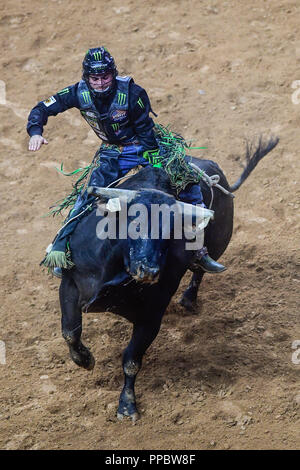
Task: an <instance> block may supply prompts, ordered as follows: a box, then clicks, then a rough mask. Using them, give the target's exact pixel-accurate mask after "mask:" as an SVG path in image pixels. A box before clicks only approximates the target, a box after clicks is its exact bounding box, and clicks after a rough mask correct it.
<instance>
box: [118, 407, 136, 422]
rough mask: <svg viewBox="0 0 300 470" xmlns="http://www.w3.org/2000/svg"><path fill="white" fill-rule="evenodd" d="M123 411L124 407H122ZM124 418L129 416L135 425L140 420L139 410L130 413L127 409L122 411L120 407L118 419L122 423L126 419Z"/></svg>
mask: <svg viewBox="0 0 300 470" xmlns="http://www.w3.org/2000/svg"><path fill="white" fill-rule="evenodd" d="M122 409H123V407H122ZM124 416H128V417H129V418H131V421H132V423H133V424H135V423H136V422H137V420H138V419H139V418H140V416H139V414H138V412H137V410H136V409H135V411H133V412H129V411H128V410H127V409H125V410H124V409H123V411H121V410H120V407H119V408H118V411H117V418H118V419H119V420H120V421H122V419H123V418H124Z"/></svg>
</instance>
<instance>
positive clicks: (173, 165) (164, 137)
mask: <svg viewBox="0 0 300 470" xmlns="http://www.w3.org/2000/svg"><path fill="white" fill-rule="evenodd" d="M154 131H155V134H156V138H157V140H158V141H159V145H160V149H161V154H162V156H163V159H162V161H161V163H162V167H163V168H164V170H165V171H166V172H167V174H168V176H169V178H170V181H171V185H172V187H173V188H174V190H175V191H176V193H177V195H178V194H179V193H180V192H181V191H182V190H184V189H185V188H186V186H187V185H188V184H190V183H197V184H198V183H200V181H201V178H202V174H201V173H199V172H197V171H196V170H194V169H193V168H192V167H191V166H190V165H189V164H188V161H187V155H186V149H193V148H194V149H196V148H205V147H191V144H188V143H187V141H186V140H185V139H184V138H183V137H182V136H181V135H179V134H176V133H175V132H171V131H170V129H168V128H167V127H164V126H162V125H160V124H155V126H154Z"/></svg>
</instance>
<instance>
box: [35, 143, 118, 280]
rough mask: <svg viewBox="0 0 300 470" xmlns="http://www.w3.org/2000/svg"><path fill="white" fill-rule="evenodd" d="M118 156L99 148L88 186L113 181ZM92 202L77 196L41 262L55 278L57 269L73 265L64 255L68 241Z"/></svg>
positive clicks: (103, 184) (91, 199)
mask: <svg viewBox="0 0 300 470" xmlns="http://www.w3.org/2000/svg"><path fill="white" fill-rule="evenodd" d="M119 155H120V151H119V150H118V149H117V148H115V147H114V148H106V147H104V148H103V146H101V147H100V150H99V152H98V154H97V156H96V158H98V159H99V160H98V163H99V164H98V166H97V168H95V169H94V171H93V172H92V174H91V176H90V180H89V183H88V185H89V186H107V185H108V184H110V183H111V182H113V181H115V180H116V179H117V178H118V176H119V165H118V158H119ZM96 163H97V161H96ZM93 200H94V197H93V196H89V195H88V194H87V192H86V191H85V192H84V193H83V194H80V195H79V196H78V198H77V201H76V203H75V205H74V207H73V209H72V210H71V211H70V212H69V215H68V217H67V218H66V220H65V226H63V228H62V229H61V230H60V232H59V233H58V235H57V236H56V238H55V240H54V242H53V245H52V248H51V251H50V252H49V253H48V254H47V255H46V257H45V259H44V261H43V264H44V266H47V267H48V268H51V269H52V272H53V274H54V275H55V276H56V277H61V269H59V268H65V269H69V268H71V267H72V266H73V263H72V262H71V261H70V260H69V259H68V257H67V255H66V253H67V244H68V240H69V237H70V235H71V234H72V233H73V232H74V230H75V228H76V227H77V224H78V222H79V221H80V220H81V219H82V217H84V215H85V214H86V213H87V212H88V206H89V204H90V203H91V202H92V201H93ZM81 214H82V215H81ZM55 268H58V269H55ZM54 269H55V271H54Z"/></svg>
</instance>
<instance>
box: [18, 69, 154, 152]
mask: <svg viewBox="0 0 300 470" xmlns="http://www.w3.org/2000/svg"><path fill="white" fill-rule="evenodd" d="M70 108H77V109H79V110H80V112H81V115H82V117H83V118H84V119H85V120H86V121H87V122H88V124H89V125H90V126H91V128H92V129H93V130H94V132H95V133H96V134H97V136H98V137H99V138H100V139H101V140H102V141H104V142H108V143H110V144H121V145H122V144H128V143H137V144H139V145H141V146H142V147H143V148H144V149H145V150H150V149H156V148H157V147H158V145H157V141H156V138H155V135H154V131H153V127H154V122H153V120H152V119H151V118H150V116H149V113H150V112H151V111H152V110H151V104H150V100H149V98H148V95H147V93H146V91H145V90H144V89H143V88H141V87H140V86H139V85H137V84H136V83H134V81H133V80H132V79H131V78H130V77H116V82H115V86H114V89H113V91H112V93H110V94H109V95H108V96H107V97H101V98H98V97H94V96H93V97H92V96H91V94H90V91H89V88H88V87H87V85H86V83H85V81H83V80H81V81H80V82H78V83H76V84H75V85H71V86H68V87H66V88H63V89H62V90H60V91H59V92H58V93H56V94H55V95H53V96H51V97H50V98H48V99H47V100H45V101H40V102H39V103H38V104H37V105H36V106H35V107H34V108H33V109H32V110H31V112H30V114H29V117H28V124H27V132H28V134H29V135H30V136H33V135H42V133H43V128H44V126H45V125H46V124H47V122H48V118H49V116H56V115H57V114H59V113H62V112H64V111H66V110H67V109H70Z"/></svg>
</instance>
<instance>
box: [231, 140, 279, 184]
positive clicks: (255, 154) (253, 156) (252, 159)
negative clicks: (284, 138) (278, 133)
mask: <svg viewBox="0 0 300 470" xmlns="http://www.w3.org/2000/svg"><path fill="white" fill-rule="evenodd" d="M278 142H279V137H271V138H270V139H269V140H268V141H267V142H264V141H263V138H262V136H260V137H259V140H258V144H257V148H256V149H255V150H254V151H253V143H249V142H247V145H246V167H245V169H244V171H243V173H242V174H241V176H240V177H239V179H238V180H237V181H236V182H235V183H234V184H233V185H232V186H231V187H230V188H229V191H230V192H234V191H236V190H237V189H239V187H240V186H241V185H242V184H243V183H244V181H245V180H246V179H247V178H248V176H249V175H250V173H251V172H252V171H253V170H254V168H255V167H256V165H257V164H258V162H259V161H260V160H261V159H262V158H263V157H265V156H266V155H267V154H268V153H269V152H271V150H273V148H274V147H276V145H277V144H278Z"/></svg>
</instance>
